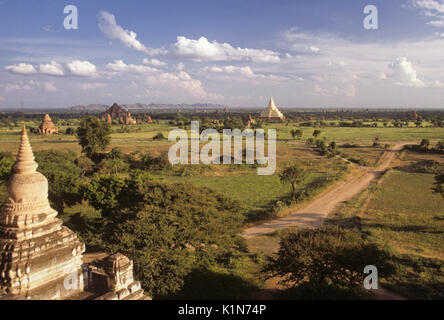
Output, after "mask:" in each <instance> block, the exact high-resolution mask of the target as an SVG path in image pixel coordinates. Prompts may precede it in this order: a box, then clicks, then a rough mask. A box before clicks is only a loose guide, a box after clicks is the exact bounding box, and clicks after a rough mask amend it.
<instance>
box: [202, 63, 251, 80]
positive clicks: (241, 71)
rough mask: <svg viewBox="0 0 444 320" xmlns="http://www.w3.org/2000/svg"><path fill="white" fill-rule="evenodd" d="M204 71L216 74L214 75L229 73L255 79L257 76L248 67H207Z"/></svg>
mask: <svg viewBox="0 0 444 320" xmlns="http://www.w3.org/2000/svg"><path fill="white" fill-rule="evenodd" d="M203 71H207V72H214V73H228V74H238V75H242V76H244V77H247V78H254V77H255V76H256V74H255V73H254V72H253V70H252V69H251V68H250V67H248V66H245V67H237V66H223V67H218V66H212V67H205V68H203Z"/></svg>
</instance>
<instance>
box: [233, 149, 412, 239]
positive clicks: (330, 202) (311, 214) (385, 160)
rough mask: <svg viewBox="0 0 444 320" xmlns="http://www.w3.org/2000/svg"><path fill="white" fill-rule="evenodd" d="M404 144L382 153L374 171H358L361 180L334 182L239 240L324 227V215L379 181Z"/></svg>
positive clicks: (245, 231) (355, 178)
mask: <svg viewBox="0 0 444 320" xmlns="http://www.w3.org/2000/svg"><path fill="white" fill-rule="evenodd" d="M407 143H411V142H402V143H397V144H395V146H394V147H393V148H392V149H391V150H388V151H386V152H384V154H383V155H382V157H381V159H380V160H379V165H378V167H376V168H362V170H364V172H363V174H362V175H361V176H359V177H350V178H348V179H346V180H344V181H340V182H338V183H337V184H336V185H334V186H333V187H332V188H330V189H329V190H328V191H327V192H325V193H323V194H321V195H320V196H319V197H317V198H316V199H314V200H313V201H312V202H310V203H309V204H308V205H306V206H305V207H303V208H301V209H299V210H297V211H296V212H294V213H291V214H290V215H288V216H286V217H284V218H280V219H276V220H271V221H268V222H265V223H263V224H260V225H256V226H253V227H251V228H248V229H245V230H244V232H243V234H242V236H243V237H244V238H245V239H249V238H252V237H257V236H262V235H265V234H268V233H272V232H274V231H276V230H278V229H282V228H289V227H301V228H317V227H320V226H321V225H322V224H323V223H324V220H325V219H326V218H327V216H328V214H329V213H330V212H332V211H333V209H334V208H335V207H336V206H337V205H339V204H340V203H342V202H344V201H347V200H349V199H351V198H353V197H354V196H355V195H357V194H358V193H360V192H361V191H363V190H365V189H366V188H367V187H368V186H369V184H370V183H371V182H372V181H373V180H374V179H376V178H377V177H380V176H381V174H382V173H383V172H384V171H385V170H386V169H387V168H388V167H389V166H390V164H391V162H392V160H393V158H394V157H395V154H396V153H397V152H398V151H399V150H401V149H402V147H403V146H404V145H405V144H407Z"/></svg>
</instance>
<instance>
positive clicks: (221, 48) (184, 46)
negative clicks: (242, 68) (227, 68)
mask: <svg viewBox="0 0 444 320" xmlns="http://www.w3.org/2000/svg"><path fill="white" fill-rule="evenodd" d="M174 46H175V49H176V55H178V56H179V57H182V58H188V59H192V60H196V61H233V60H236V61H240V60H250V61H253V62H258V63H277V62H279V61H280V58H279V53H278V52H275V51H271V50H264V49H262V50H258V49H249V48H239V47H237V48H234V47H233V46H231V45H230V44H228V43H219V42H217V41H213V42H209V41H208V39H207V38H205V37H200V38H199V39H198V40H194V39H188V38H186V37H183V36H179V37H177V41H176V43H175V45H174Z"/></svg>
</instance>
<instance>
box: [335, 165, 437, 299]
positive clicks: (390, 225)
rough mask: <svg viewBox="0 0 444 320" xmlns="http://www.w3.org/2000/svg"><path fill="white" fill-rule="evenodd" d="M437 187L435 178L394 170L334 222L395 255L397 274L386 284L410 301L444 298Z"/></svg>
mask: <svg viewBox="0 0 444 320" xmlns="http://www.w3.org/2000/svg"><path fill="white" fill-rule="evenodd" d="M433 181H434V179H433V175H432V174H423V173H412V172H406V171H401V170H391V171H389V172H388V173H387V174H386V175H385V176H384V178H383V180H382V182H381V183H380V184H373V186H372V187H371V188H369V189H368V190H366V191H364V192H363V193H362V194H361V195H359V196H358V197H356V198H354V199H353V200H351V201H349V202H348V203H347V204H345V205H344V206H343V207H341V208H339V209H337V213H336V214H334V215H333V216H332V222H333V223H335V224H340V225H343V226H347V227H358V228H359V230H360V231H361V232H362V233H363V234H364V235H366V236H367V237H368V239H369V240H371V241H373V242H376V243H378V244H379V245H380V246H381V247H384V248H386V249H387V250H388V251H389V252H390V253H391V254H392V255H393V257H392V263H393V264H394V265H395V268H396V272H395V273H394V274H393V275H390V276H388V277H384V278H383V279H381V282H382V284H383V285H384V286H385V287H387V288H390V289H391V290H393V291H395V292H398V293H400V294H401V295H403V296H405V297H408V298H419V299H424V298H438V297H440V298H443V297H444V295H443V292H444V291H443V289H444V251H443V248H444V205H443V199H442V198H441V196H439V195H437V194H433V193H432V191H431V188H432V185H433Z"/></svg>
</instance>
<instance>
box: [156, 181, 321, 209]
mask: <svg viewBox="0 0 444 320" xmlns="http://www.w3.org/2000/svg"><path fill="white" fill-rule="evenodd" d="M324 176H325V175H324V174H320V173H318V174H316V173H315V174H311V175H310V176H309V177H308V178H307V181H306V183H311V182H313V181H315V180H319V181H322V180H323V178H324ZM164 179H165V180H166V181H174V182H183V183H186V184H191V185H193V186H196V187H207V188H210V189H213V190H215V191H218V192H220V193H223V194H225V195H226V196H228V197H231V198H233V199H236V200H238V201H239V202H240V203H241V205H242V206H243V208H244V210H245V214H246V216H249V217H252V218H253V217H255V216H256V217H258V216H260V217H264V216H265V217H267V216H270V215H271V212H270V211H271V210H272V207H273V205H274V203H275V202H276V201H277V200H282V199H283V198H286V197H288V194H289V192H290V187H289V185H288V184H286V185H284V184H282V183H281V182H280V180H279V176H278V175H276V174H275V175H271V176H259V175H256V174H254V173H253V174H252V175H235V176H222V177H211V176H210V177H199V176H196V177H184V178H181V177H165V178H164ZM302 188H304V185H300V186H299V190H300V189H302Z"/></svg>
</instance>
